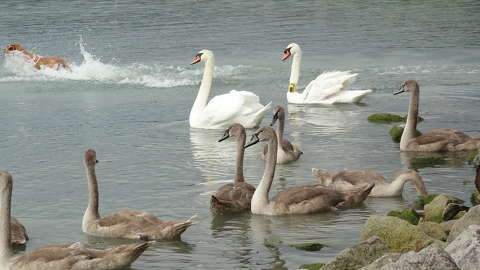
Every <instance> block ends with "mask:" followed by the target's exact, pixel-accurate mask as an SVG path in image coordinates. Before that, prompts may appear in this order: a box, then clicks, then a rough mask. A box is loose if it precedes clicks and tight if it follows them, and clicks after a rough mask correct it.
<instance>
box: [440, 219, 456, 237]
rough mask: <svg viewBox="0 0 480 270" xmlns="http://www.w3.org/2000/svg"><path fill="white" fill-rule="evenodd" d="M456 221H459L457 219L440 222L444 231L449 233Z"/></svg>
mask: <svg viewBox="0 0 480 270" xmlns="http://www.w3.org/2000/svg"><path fill="white" fill-rule="evenodd" d="M455 222H457V221H456V220H455V219H452V220H449V221H444V222H441V223H440V226H442V229H443V231H444V232H445V233H446V234H447V235H448V234H449V233H450V231H451V230H452V227H453V225H454V224H455Z"/></svg>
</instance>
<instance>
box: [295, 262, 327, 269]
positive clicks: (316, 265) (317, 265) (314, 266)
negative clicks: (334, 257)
mask: <svg viewBox="0 0 480 270" xmlns="http://www.w3.org/2000/svg"><path fill="white" fill-rule="evenodd" d="M324 265H325V264H324V263H310V264H302V265H301V266H300V267H299V269H307V270H318V269H321V268H322V267H323V266H324Z"/></svg>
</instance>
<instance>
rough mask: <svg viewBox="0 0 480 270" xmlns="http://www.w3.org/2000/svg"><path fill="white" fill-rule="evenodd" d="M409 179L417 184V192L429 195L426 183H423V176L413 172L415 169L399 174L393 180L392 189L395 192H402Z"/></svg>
mask: <svg viewBox="0 0 480 270" xmlns="http://www.w3.org/2000/svg"><path fill="white" fill-rule="evenodd" d="M407 181H409V182H411V183H412V184H413V185H415V188H416V189H417V192H418V193H419V194H420V195H422V196H424V195H427V189H426V187H425V183H423V180H422V178H421V177H420V175H418V173H416V172H413V171H407V172H405V173H402V174H400V175H398V176H397V177H396V178H395V180H393V182H391V183H390V190H391V191H392V192H393V193H395V194H402V191H403V187H404V186H405V183H406V182H407Z"/></svg>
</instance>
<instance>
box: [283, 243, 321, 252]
mask: <svg viewBox="0 0 480 270" xmlns="http://www.w3.org/2000/svg"><path fill="white" fill-rule="evenodd" d="M290 246H291V247H294V248H296V249H299V250H305V251H319V250H321V249H322V248H324V247H325V245H323V244H320V243H301V244H293V245H290Z"/></svg>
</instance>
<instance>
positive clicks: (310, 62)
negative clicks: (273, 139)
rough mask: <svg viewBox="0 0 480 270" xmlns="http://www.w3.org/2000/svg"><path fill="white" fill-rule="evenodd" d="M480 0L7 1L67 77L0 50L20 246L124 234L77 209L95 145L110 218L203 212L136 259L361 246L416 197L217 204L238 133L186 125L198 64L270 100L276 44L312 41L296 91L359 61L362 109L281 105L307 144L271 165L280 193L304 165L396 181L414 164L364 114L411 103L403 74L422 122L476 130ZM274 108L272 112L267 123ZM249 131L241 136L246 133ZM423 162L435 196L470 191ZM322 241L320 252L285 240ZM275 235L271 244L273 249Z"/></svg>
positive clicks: (175, 260) (14, 36) (212, 263)
mask: <svg viewBox="0 0 480 270" xmlns="http://www.w3.org/2000/svg"><path fill="white" fill-rule="evenodd" d="M479 26H480V2H479V1H476V0H464V1H450V0H438V1H428V0H427V1H389V0H379V1H349V0H337V1H271V0H265V1H230V0H228V1H227V0H224V1H191V0H184V1H178V0H175V1H158V2H157V1H1V2H0V45H1V47H2V48H3V47H4V46H6V45H7V44H9V43H13V42H19V43H21V44H23V46H24V47H25V48H26V49H27V50H29V51H33V52H34V53H37V54H41V55H57V56H60V57H63V58H64V59H66V60H67V61H68V62H70V63H72V67H73V68H74V74H73V75H70V74H65V73H61V74H60V75H57V74H55V72H53V73H52V72H43V71H42V72H35V71H32V70H28V67H23V68H20V69H18V68H16V66H15V65H12V64H11V63H10V62H9V59H7V58H6V57H4V56H2V57H1V58H0V123H1V124H0V153H1V154H0V169H2V170H7V171H9V172H11V173H12V174H13V177H14V191H13V192H14V193H13V214H14V215H15V216H16V217H17V218H19V219H20V220H21V221H22V222H23V223H24V224H25V226H26V227H27V228H28V231H29V234H30V237H31V240H30V241H29V242H28V245H27V251H28V250H31V249H34V248H36V247H38V246H41V245H44V244H50V243H58V242H65V241H82V242H86V243H90V244H92V245H93V246H95V247H97V248H105V247H112V246H115V245H117V244H120V243H128V241H120V240H110V239H101V238H92V237H88V236H86V235H85V234H83V233H82V232H81V219H82V216H83V211H84V209H85V207H86V203H87V199H88V193H87V186H86V181H85V176H84V169H83V164H82V157H83V152H84V151H85V150H86V149H88V148H94V149H96V151H97V157H98V160H99V161H100V162H99V163H98V165H97V174H98V179H99V184H100V194H101V200H100V206H101V214H102V215H109V214H110V213H114V212H116V211H118V210H121V209H138V210H146V211H150V212H152V213H154V214H156V215H158V216H159V217H161V218H163V219H166V220H169V219H172V220H183V219H187V218H189V217H190V216H192V215H194V214H196V215H198V220H199V222H200V223H199V224H197V225H195V226H193V227H191V228H189V229H188V230H187V231H186V232H185V233H184V234H183V236H182V240H181V241H169V242H158V243H156V244H155V245H153V246H152V247H151V248H150V249H148V250H147V251H146V252H145V254H144V256H142V257H140V258H139V259H138V260H137V261H136V262H135V263H134V264H133V265H132V269H160V268H161V269H193V268H195V269H239V268H249V269H295V268H297V267H298V266H299V265H301V264H303V263H314V262H326V261H328V260H329V259H331V258H333V257H334V256H335V254H336V253H338V252H339V251H340V250H342V249H344V248H346V247H349V246H351V245H353V244H354V243H356V242H357V241H358V240H359V237H360V231H361V228H362V224H363V223H364V221H365V220H366V219H367V218H368V216H369V215H372V214H386V213H387V212H388V211H390V210H393V209H401V208H403V207H407V206H408V205H410V204H411V203H412V202H413V200H414V199H415V198H416V196H417V195H416V192H415V189H414V188H413V187H412V186H410V185H407V188H406V190H405V192H404V195H403V197H401V198H383V199H380V198H369V199H367V201H366V202H365V204H364V206H362V207H358V208H354V209H348V210H340V211H338V212H335V213H327V214H315V215H306V216H287V217H263V216H254V215H250V214H244V215H239V216H233V217H220V218H219V217H216V218H215V217H213V216H212V214H211V213H210V211H209V196H210V195H211V194H212V193H213V192H215V190H216V189H217V188H218V187H220V186H221V185H222V184H224V183H226V182H228V181H230V180H231V179H232V178H233V170H234V153H235V143H234V141H233V140H229V141H226V142H223V143H217V142H216V140H217V139H218V138H220V137H221V135H222V132H223V131H205V130H191V129H190V128H189V126H188V120H187V118H188V114H189V110H190V107H191V105H192V103H193V100H194V98H195V96H196V93H197V90H198V84H199V81H200V78H201V74H202V71H203V66H202V65H196V66H190V65H189V63H190V61H191V59H192V57H193V56H194V55H195V54H196V52H197V51H199V50H201V49H203V48H208V49H211V50H212V51H213V52H214V53H215V55H216V62H217V68H216V78H215V80H214V84H213V91H212V93H211V96H213V95H216V94H221V93H224V92H226V91H229V90H231V89H237V90H249V91H253V92H255V93H256V94H258V95H259V96H260V98H261V101H262V102H263V103H267V102H269V101H272V102H273V104H279V105H283V106H287V103H286V96H285V94H286V88H287V85H288V78H289V72H290V62H287V63H282V62H281V61H280V57H281V54H282V51H283V49H284V48H285V47H286V45H287V44H288V43H290V42H297V43H298V44H300V46H302V48H303V51H304V57H303V63H302V74H301V78H300V86H301V87H302V86H305V85H306V84H307V83H308V82H309V81H310V80H311V79H313V78H314V77H316V76H317V75H318V74H319V73H320V72H322V71H328V70H351V71H353V72H357V73H359V76H358V80H357V82H355V84H354V85H353V86H352V88H355V89H368V88H370V89H373V93H372V94H371V95H369V96H367V97H366V98H365V99H364V100H363V102H362V103H361V104H358V105H338V106H291V105H289V106H287V109H288V117H287V133H288V137H289V138H290V140H291V141H292V142H293V143H294V144H297V145H299V147H300V148H301V149H302V150H303V151H304V152H305V154H304V155H303V156H302V157H301V159H300V160H299V161H298V162H295V163H292V164H289V165H283V166H278V167H277V171H276V175H275V181H274V186H273V188H272V190H271V193H272V194H273V193H275V192H277V191H279V190H281V189H282V188H285V187H290V186H295V185H302V184H312V183H315V182H316V179H315V178H314V177H313V176H312V175H311V172H310V168H312V167H318V168H323V169H327V170H329V171H331V172H336V171H339V170H341V169H344V168H350V169H370V170H375V171H377V172H379V173H381V174H383V175H385V176H386V177H387V178H389V179H390V178H391V177H392V175H393V174H394V173H395V172H397V171H399V170H401V169H404V168H407V167H408V159H409V156H405V155H401V154H400V152H399V150H398V144H395V143H393V142H392V141H391V140H390V138H389V135H388V130H389V129H390V125H378V124H371V123H368V122H367V121H366V118H367V116H368V115H369V114H371V113H375V112H392V113H399V114H405V113H406V110H407V106H408V97H407V95H403V96H402V95H399V96H395V97H394V96H392V92H393V91H394V90H396V89H398V87H399V85H400V84H401V82H402V81H404V80H406V79H417V80H418V81H419V83H420V85H421V87H422V88H421V99H420V113H421V115H422V116H423V117H424V118H425V119H426V120H425V121H424V122H422V123H421V124H420V125H419V129H420V130H422V131H427V130H430V129H432V128H443V127H449V128H456V129H460V130H465V131H467V132H469V133H470V134H472V135H475V136H480V128H479V126H480V125H479V124H480V120H479V118H478V108H479V103H480V92H479V90H480V30H479V29H480V27H479ZM270 119H271V114H269V115H267V116H266V118H265V119H264V121H263V124H267V123H269V122H270ZM250 132H252V131H249V133H250ZM260 149H261V146H255V147H252V148H250V149H248V150H247V151H246V156H245V177H246V179H247V181H248V182H250V183H252V184H254V185H256V184H258V182H259V180H260V177H261V174H262V172H263V168H264V166H263V162H262V161H261V160H260V159H259V151H260ZM447 158H448V160H449V162H448V163H447V164H446V165H442V166H437V167H435V168H424V169H420V174H421V175H422V176H423V178H424V180H425V181H426V185H427V188H428V190H429V192H432V193H440V192H447V193H449V194H451V195H454V196H458V197H460V198H463V199H465V200H468V197H469V194H470V193H471V191H472V190H473V189H474V186H473V184H472V183H471V182H470V183H467V184H463V182H464V181H465V180H472V179H473V169H472V168H471V167H470V166H469V165H468V164H466V162H464V161H462V160H461V159H457V158H455V157H447ZM309 241H316V242H321V243H323V244H326V245H328V246H327V247H326V248H324V249H322V250H321V251H319V252H313V253H312V252H305V251H299V250H296V249H294V248H291V247H290V246H289V245H290V244H293V243H300V242H309ZM272 243H273V245H271V244H272Z"/></svg>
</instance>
